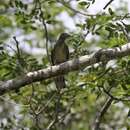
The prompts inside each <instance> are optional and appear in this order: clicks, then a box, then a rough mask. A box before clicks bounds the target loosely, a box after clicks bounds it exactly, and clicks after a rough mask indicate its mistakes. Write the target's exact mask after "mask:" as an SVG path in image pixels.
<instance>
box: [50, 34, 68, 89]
mask: <svg viewBox="0 0 130 130" xmlns="http://www.w3.org/2000/svg"><path fill="white" fill-rule="evenodd" d="M69 37H70V35H69V34H67V33H62V34H61V35H60V36H59V38H58V40H57V42H56V44H55V45H54V48H53V50H52V52H51V61H52V64H53V65H57V64H60V63H63V62H65V61H67V60H68V59H69V49H68V46H67V45H66V43H65V41H66V39H67V38H69ZM54 80H55V84H56V88H57V89H58V90H59V89H62V88H64V87H65V86H66V85H65V78H64V76H63V75H60V76H57V77H55V79H54Z"/></svg>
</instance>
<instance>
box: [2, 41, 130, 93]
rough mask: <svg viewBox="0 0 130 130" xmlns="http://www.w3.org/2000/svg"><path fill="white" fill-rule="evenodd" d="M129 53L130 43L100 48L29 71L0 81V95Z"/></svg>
mask: <svg viewBox="0 0 130 130" xmlns="http://www.w3.org/2000/svg"><path fill="white" fill-rule="evenodd" d="M129 54H130V43H128V44H125V45H123V46H121V47H116V48H111V49H101V50H99V51H98V52H96V53H93V54H91V55H85V56H81V57H80V58H76V59H73V60H70V61H67V62H64V63H62V64H60V65H57V66H51V67H48V68H46V69H42V70H38V71H34V72H29V73H27V74H26V75H24V76H21V77H19V78H15V79H12V80H8V81H5V82H2V83H0V95H2V94H4V93H5V92H8V91H10V90H15V89H19V88H21V87H23V86H25V85H28V84H31V83H33V82H37V81H41V80H45V79H48V78H51V77H55V76H58V75H61V74H66V73H68V72H71V71H75V70H79V69H81V68H82V67H87V66H90V65H93V64H95V63H98V62H104V61H106V62H107V61H109V60H112V59H116V58H120V57H123V56H127V55H129Z"/></svg>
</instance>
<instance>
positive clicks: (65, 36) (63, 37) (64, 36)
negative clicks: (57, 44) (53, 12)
mask: <svg viewBox="0 0 130 130" xmlns="http://www.w3.org/2000/svg"><path fill="white" fill-rule="evenodd" d="M69 37H70V35H69V34H68V33H61V35H60V37H59V39H61V40H66V39H67V38H69Z"/></svg>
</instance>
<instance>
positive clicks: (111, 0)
mask: <svg viewBox="0 0 130 130" xmlns="http://www.w3.org/2000/svg"><path fill="white" fill-rule="evenodd" d="M113 1H114V0H110V1H109V2H108V3H107V4H106V5H105V6H104V8H103V9H106V8H107V7H108V6H109V5H110V4H111V3H112V2H113Z"/></svg>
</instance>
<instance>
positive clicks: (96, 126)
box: [94, 97, 113, 130]
mask: <svg viewBox="0 0 130 130" xmlns="http://www.w3.org/2000/svg"><path fill="white" fill-rule="evenodd" d="M112 101H113V99H112V98H110V97H109V98H108V99H107V101H106V102H105V103H104V105H103V107H102V108H101V110H100V111H99V112H98V114H97V117H96V121H95V124H94V130H99V129H100V123H101V120H102V117H103V116H104V115H105V113H106V112H107V110H108V109H109V107H110V106H111V103H112Z"/></svg>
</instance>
